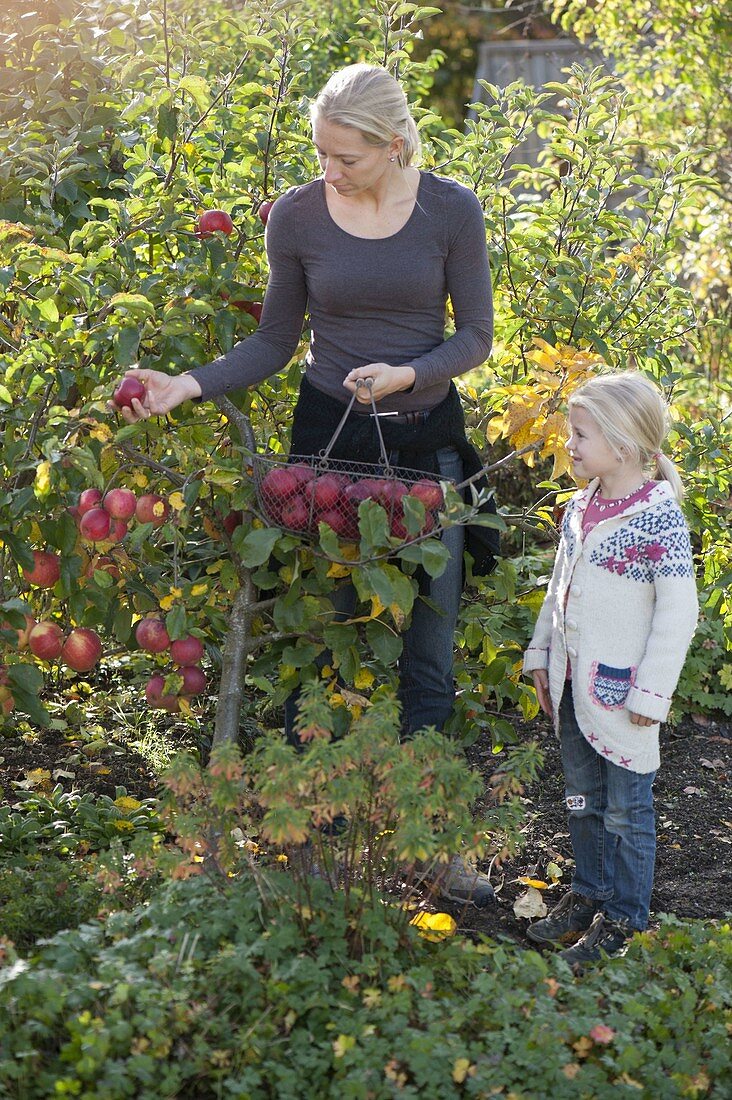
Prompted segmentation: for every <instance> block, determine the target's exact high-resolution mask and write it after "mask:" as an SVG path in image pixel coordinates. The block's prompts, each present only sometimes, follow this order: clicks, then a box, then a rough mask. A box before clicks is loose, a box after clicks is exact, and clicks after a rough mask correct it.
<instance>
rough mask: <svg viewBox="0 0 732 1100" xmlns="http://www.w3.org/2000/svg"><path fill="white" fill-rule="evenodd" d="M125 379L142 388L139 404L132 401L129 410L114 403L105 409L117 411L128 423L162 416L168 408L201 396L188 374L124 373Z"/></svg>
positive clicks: (149, 371)
mask: <svg viewBox="0 0 732 1100" xmlns="http://www.w3.org/2000/svg"><path fill="white" fill-rule="evenodd" d="M125 377H132V378H136V379H137V380H138V381H139V382H142V384H143V386H144V387H145V396H144V397H143V399H142V401H138V400H137V398H136V397H133V399H132V405H131V407H127V406H123V407H122V408H120V407H119V406H117V405H115V404H114V402H110V403H109V408H110V409H113V410H114V411H115V412H118V413H119V414H120V415H121V417H122V419H123V420H126V421H127V423H128V424H136V423H137V421H138V420H149V419H150V417H151V416H165V414H166V413H169V412H170V411H171V410H172V409H175V408H177V407H178V405H181V404H182V403H183V402H184V401H188V400H190V399H191V398H194V397H200V396H201V387H200V386H199V384H198V382H196V380H195V378H193V377H192V376H191V375H190V374H164V373H163V372H162V371H159V370H144V369H137V368H135V369H133V370H128V371H127V373H126V375H125Z"/></svg>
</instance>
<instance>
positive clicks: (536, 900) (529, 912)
mask: <svg viewBox="0 0 732 1100" xmlns="http://www.w3.org/2000/svg"><path fill="white" fill-rule="evenodd" d="M513 911H514V915H515V916H517V917H525V918H526V919H528V920H533V919H535V918H536V917H545V916H546V914H547V913H548V911H549V910H548V909H547V907H546V905H545V904H544V899H543V897H542V896H541V893H540V891H539V890H536V889H535V888H534V887H533V886H530V887H529V888H528V890H527V891H526V893H525V894H522V895H521V897H519V898H516V901H515V902H514V903H513Z"/></svg>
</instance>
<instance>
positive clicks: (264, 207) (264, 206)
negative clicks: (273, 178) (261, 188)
mask: <svg viewBox="0 0 732 1100" xmlns="http://www.w3.org/2000/svg"><path fill="white" fill-rule="evenodd" d="M275 201H276V200H275V199H272V201H271V202H270V200H269V199H267V200H266V201H265V202H262V203H260V204H259V210H258V211H257V213H258V214H259V220H260V221H261V223H262V225H266V224H267V220H268V218H269V212H270V210H271V209H272V207H273V206H274V204H275Z"/></svg>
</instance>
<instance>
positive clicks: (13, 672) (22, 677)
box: [7, 664, 43, 695]
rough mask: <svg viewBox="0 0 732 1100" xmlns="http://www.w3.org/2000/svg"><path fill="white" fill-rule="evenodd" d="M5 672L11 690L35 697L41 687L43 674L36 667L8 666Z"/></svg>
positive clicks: (23, 665)
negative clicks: (15, 689) (24, 692)
mask: <svg viewBox="0 0 732 1100" xmlns="http://www.w3.org/2000/svg"><path fill="white" fill-rule="evenodd" d="M7 671H8V679H9V681H10V684H11V687H12V688H19V689H20V690H22V691H27V692H28V693H29V694H30V695H37V694H38V692H39V691H40V690H41V688H42V687H43V673H42V672H41V670H40V668H38V666H37V665H25V664H18V665H9V666H8V670H7Z"/></svg>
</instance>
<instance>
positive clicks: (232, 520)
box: [223, 511, 244, 536]
mask: <svg viewBox="0 0 732 1100" xmlns="http://www.w3.org/2000/svg"><path fill="white" fill-rule="evenodd" d="M243 519H244V513H243V512H238V511H234V512H227V514H226V515H225V516H224V519H223V527H224V530H225V531H226V533H227V535H229V536H231V535H233V534H234V531H236V529H237V527H240V526H241V523H242V521H243Z"/></svg>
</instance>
